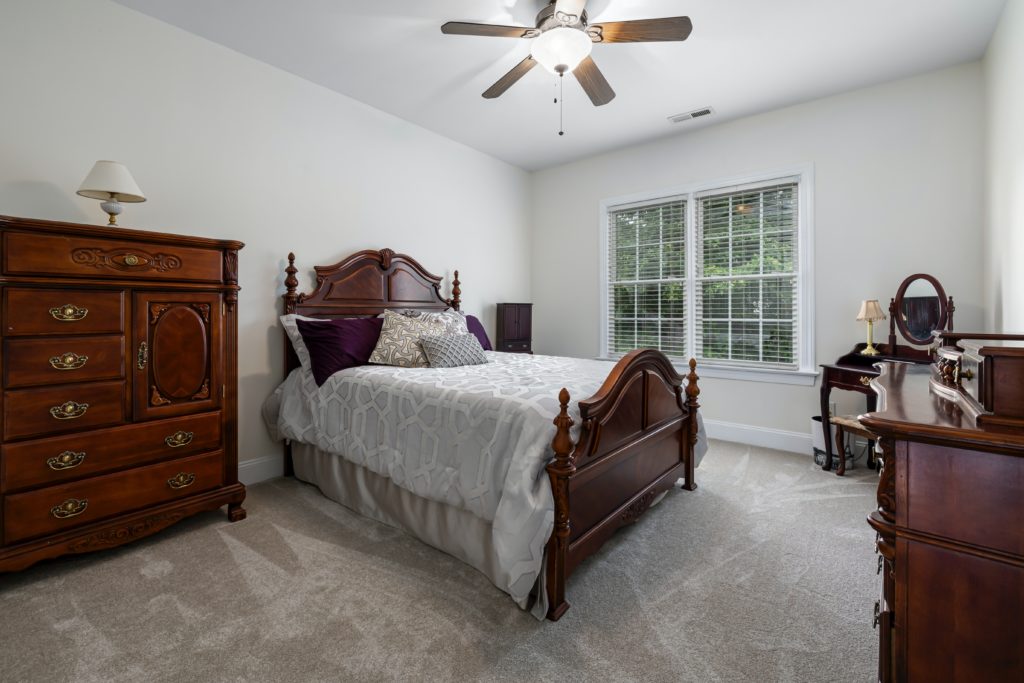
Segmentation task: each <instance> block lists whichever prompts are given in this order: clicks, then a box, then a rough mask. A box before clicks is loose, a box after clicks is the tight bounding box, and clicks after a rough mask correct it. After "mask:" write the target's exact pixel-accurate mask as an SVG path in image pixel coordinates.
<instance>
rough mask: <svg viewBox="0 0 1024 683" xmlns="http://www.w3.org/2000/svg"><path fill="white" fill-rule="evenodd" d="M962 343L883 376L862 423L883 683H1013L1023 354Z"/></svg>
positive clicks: (1020, 625) (1020, 633)
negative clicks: (876, 449)
mask: <svg viewBox="0 0 1024 683" xmlns="http://www.w3.org/2000/svg"><path fill="white" fill-rule="evenodd" d="M968 336H970V335H957V339H948V340H946V341H947V342H948V343H951V344H952V345H951V346H949V347H946V348H943V349H940V350H939V352H938V354H937V360H936V362H935V363H933V364H932V365H931V366H927V365H906V364H896V363H883V364H881V365H880V367H881V368H882V373H881V376H880V377H879V378H878V379H876V380H874V381H873V383H872V385H873V386H874V387H875V389H876V391H877V392H878V395H879V406H880V410H878V411H877V412H874V413H869V414H868V415H865V416H862V417H861V422H862V423H863V424H864V425H866V426H867V427H868V428H869V429H870V430H871V431H872V432H873V433H875V434H876V435H878V436H879V444H880V446H881V449H882V452H883V455H882V459H883V465H882V472H881V476H880V479H879V486H878V509H877V510H876V511H874V512H872V513H871V514H870V516H869V517H868V523H869V524H870V525H871V526H872V527H873V528H874V529H875V531H877V532H878V543H877V546H878V552H879V562H878V571H879V574H880V575H881V586H880V591H879V593H880V595H879V600H878V602H877V604H876V606H875V614H876V618H875V621H876V627H877V628H878V629H879V632H880V641H879V642H880V650H879V679H880V680H882V681H929V682H931V681H963V682H965V683H966V682H968V681H969V682H972V683H973V682H975V681H985V682H986V683H995V682H997V681H1022V680H1024V410H1022V408H1024V401H1022V400H1021V399H1022V398H1024V371H1022V370H1024V365H1022V361H1024V344H1022V343H1021V342H1020V341H1017V342H1013V341H1012V340H998V341H997V342H995V343H993V344H990V345H989V347H988V348H987V349H986V348H985V345H984V344H976V343H973V342H961V341H960V339H961V338H964V337H968ZM957 344H960V345H957ZM986 351H989V352H990V353H989V355H986ZM979 364H980V366H981V367H982V370H981V371H980V373H981V374H979V370H978V368H979ZM979 384H980V387H979V386H978V385H979ZM996 387H998V389H997V388H996ZM979 397H981V399H982V400H980V401H979ZM985 397H988V399H989V400H988V402H987V403H986V401H985ZM999 397H1001V400H998V398H999Z"/></svg>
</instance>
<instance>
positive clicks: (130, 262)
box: [71, 247, 181, 273]
mask: <svg viewBox="0 0 1024 683" xmlns="http://www.w3.org/2000/svg"><path fill="white" fill-rule="evenodd" d="M71 260H72V261H74V262H75V263H78V264H81V265H83V266H92V267H93V268H99V269H103V268H109V269H111V270H119V271H123V272H138V271H140V270H155V271H157V272H158V273H165V272H167V271H169V270H177V269H178V268H181V258H180V257H178V256H175V255H174V254H162V253H157V254H150V253H149V252H146V251H143V250H141V249H132V248H121V249H110V250H105V249H98V248H96V247H80V248H78V249H73V250H72V251H71Z"/></svg>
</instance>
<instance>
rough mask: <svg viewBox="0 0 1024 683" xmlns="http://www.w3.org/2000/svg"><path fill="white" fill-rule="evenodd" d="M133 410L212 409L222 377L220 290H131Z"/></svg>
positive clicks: (149, 413)
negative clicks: (178, 291) (134, 351)
mask: <svg viewBox="0 0 1024 683" xmlns="http://www.w3.org/2000/svg"><path fill="white" fill-rule="evenodd" d="M135 310H136V315H135V340H134V341H135V346H136V349H137V351H136V353H135V354H134V356H133V357H134V359H135V368H134V370H135V391H134V394H135V396H134V399H135V412H136V417H137V418H142V419H149V418H155V417H165V416H169V415H180V414H183V413H190V412H197V411H200V410H210V409H212V408H215V407H217V406H218V405H219V404H220V387H221V385H222V383H223V377H222V372H223V368H222V365H223V364H222V363H221V361H220V358H221V346H222V344H223V341H222V330H221V328H222V321H221V303H220V295H219V294H214V293H196V294H192V293H188V294H185V293H172V294H168V293H163V292H145V293H137V294H136V295H135Z"/></svg>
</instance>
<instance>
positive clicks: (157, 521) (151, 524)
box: [68, 511, 186, 553]
mask: <svg viewBox="0 0 1024 683" xmlns="http://www.w3.org/2000/svg"><path fill="white" fill-rule="evenodd" d="M185 516H186V515H185V513H184V512H183V511H173V512H165V513H163V514H159V515H153V516H151V517H146V518H145V519H142V520H139V521H137V522H132V523H131V524H129V525H128V526H123V527H118V528H116V529H105V530H103V531H100V532H97V533H95V534H91V535H89V536H85V537H83V538H78V539H75V540H74V541H72V542H71V543H69V544H68V550H69V551H70V552H73V553H84V552H88V551H91V550H103V549H105V548H113V547H115V546H119V545H123V544H125V543H128V542H129V541H133V540H135V539H136V538H141V537H142V536H148V535H149V534H151V533H153V532H154V531H159V530H160V529H162V528H164V527H166V526H170V525H171V524H174V523H175V522H177V521H179V520H181V519H182V518H183V517H185Z"/></svg>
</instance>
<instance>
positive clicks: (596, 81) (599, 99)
mask: <svg viewBox="0 0 1024 683" xmlns="http://www.w3.org/2000/svg"><path fill="white" fill-rule="evenodd" d="M572 74H573V76H575V77H576V80H577V81H579V82H580V85H581V86H583V90H584V92H586V93H587V96H588V97H590V101H591V102H593V103H594V106H595V107H600V106H601V105H602V104H608V103H609V102H611V101H612V100H614V99H615V91H614V90H612V86H610V85H608V81H606V80H605V77H604V74H603V73H601V70H600V69H598V68H597V64H595V63H594V60H593V59H591V58H590V57H587V58H585V59H584V60H583V61H582V62H580V65H579V66H577V67H576V68H575V69H574V70H573V72H572Z"/></svg>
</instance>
